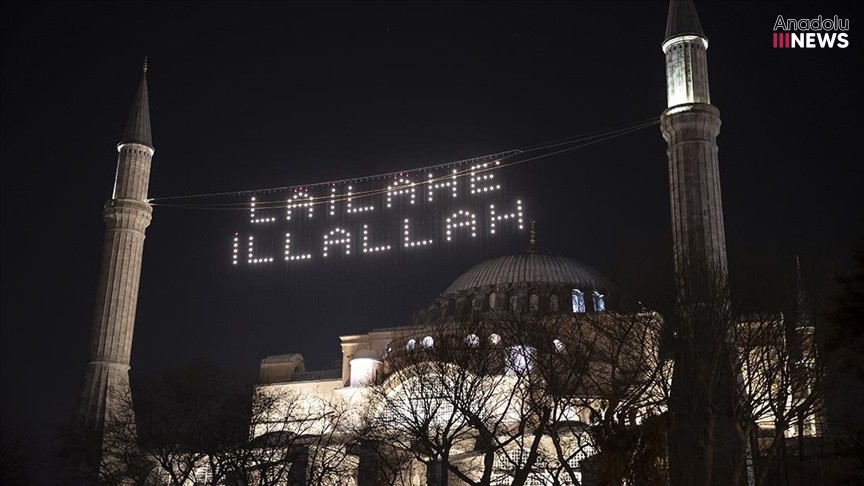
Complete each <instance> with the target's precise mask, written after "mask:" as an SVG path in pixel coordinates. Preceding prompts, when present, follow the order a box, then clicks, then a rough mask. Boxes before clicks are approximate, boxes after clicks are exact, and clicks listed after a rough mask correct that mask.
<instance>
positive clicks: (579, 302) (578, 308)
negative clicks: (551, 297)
mask: <svg viewBox="0 0 864 486" xmlns="http://www.w3.org/2000/svg"><path fill="white" fill-rule="evenodd" d="M571 303H572V305H573V312H574V313H580V312H585V294H584V293H583V292H582V291H581V290H579V289H573V293H572V298H571Z"/></svg>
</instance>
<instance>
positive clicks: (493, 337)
mask: <svg viewBox="0 0 864 486" xmlns="http://www.w3.org/2000/svg"><path fill="white" fill-rule="evenodd" d="M489 342H490V343H491V344H492V345H493V346H494V345H496V344H498V343H500V342H501V336H499V335H497V334H492V335H491V336H489Z"/></svg>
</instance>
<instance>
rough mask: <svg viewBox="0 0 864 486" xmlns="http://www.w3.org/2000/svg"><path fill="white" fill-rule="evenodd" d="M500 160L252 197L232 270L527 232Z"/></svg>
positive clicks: (236, 242) (521, 209)
mask: <svg viewBox="0 0 864 486" xmlns="http://www.w3.org/2000/svg"><path fill="white" fill-rule="evenodd" d="M499 164H500V162H498V161H496V160H492V161H488V162H485V163H477V164H475V165H470V166H466V167H464V168H462V169H461V170H460V169H458V168H452V166H451V167H447V168H446V169H439V170H437V171H431V172H430V171H424V173H419V172H418V171H414V172H408V173H402V174H399V175H397V176H393V177H392V178H387V179H383V180H382V179H377V180H371V181H370V180H360V179H358V180H352V181H342V182H338V183H328V184H317V185H314V186H307V187H302V188H292V189H291V190H289V191H288V193H287V194H286V195H283V196H282V197H281V198H280V197H279V196H278V195H276V196H274V195H272V194H266V195H255V196H250V198H249V210H248V213H247V216H246V218H244V219H245V220H246V222H247V223H248V225H247V227H246V228H245V229H244V230H241V231H237V232H236V233H235V234H234V236H233V239H232V247H231V252H232V253H231V262H232V264H233V265H241V264H247V265H256V266H257V265H262V264H273V263H276V262H280V261H282V262H285V263H288V264H294V263H298V262H302V261H309V260H315V259H333V258H348V257H352V258H364V257H366V258H369V257H372V256H373V255H376V254H382V253H385V254H386V253H392V252H396V251H417V250H420V249H428V248H434V247H435V246H441V245H454V244H458V243H459V242H460V241H466V240H471V239H478V238H483V237H497V236H498V235H499V234H500V233H501V229H502V227H509V229H512V230H517V231H518V230H524V228H525V223H524V221H525V214H524V205H523V201H522V199H521V198H519V197H518V196H512V195H510V194H508V193H506V192H505V191H504V190H503V181H501V180H500V177H499V175H500V174H497V173H496V172H499V169H500V167H499Z"/></svg>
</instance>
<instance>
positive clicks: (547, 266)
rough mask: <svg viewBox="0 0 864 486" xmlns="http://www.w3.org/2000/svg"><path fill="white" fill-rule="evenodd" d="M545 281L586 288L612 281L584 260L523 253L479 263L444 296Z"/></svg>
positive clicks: (449, 288)
mask: <svg viewBox="0 0 864 486" xmlns="http://www.w3.org/2000/svg"><path fill="white" fill-rule="evenodd" d="M532 283H542V284H551V285H568V286H573V287H577V288H583V289H607V288H609V283H608V280H606V278H605V277H604V276H603V275H602V274H600V272H598V271H597V270H594V269H593V268H591V267H590V266H588V265H585V264H584V263H581V262H578V261H576V260H573V259H572V258H566V257H562V256H557V255H544V254H540V253H523V254H518V255H507V256H503V257H499V258H493V259H491V260H486V261H484V262H481V263H478V264H477V265H475V266H474V267H472V268H471V269H470V270H468V271H467V272H465V273H463V274H462V275H461V276H459V278H457V279H456V280H455V281H453V283H452V284H450V286H449V287H447V290H445V291H444V295H448V294H455V293H457V292H460V291H463V290H470V289H476V288H480V287H486V286H493V287H495V286H506V285H518V284H532Z"/></svg>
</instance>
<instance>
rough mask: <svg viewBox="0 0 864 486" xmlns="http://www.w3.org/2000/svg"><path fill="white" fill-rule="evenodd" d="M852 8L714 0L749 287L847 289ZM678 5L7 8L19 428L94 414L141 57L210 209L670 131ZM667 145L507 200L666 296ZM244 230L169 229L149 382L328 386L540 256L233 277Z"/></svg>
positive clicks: (135, 361) (6, 369) (154, 297)
mask: <svg viewBox="0 0 864 486" xmlns="http://www.w3.org/2000/svg"><path fill="white" fill-rule="evenodd" d="M853 3H854V2H852V1H848V2H844V1H839V2H832V1H820V2H812V3H789V2H773V3H769V2H765V3H758V2H741V3H732V2H718V3H710V2H697V8H698V11H699V15H700V19H701V21H702V25H703V28H704V30H705V33H706V35H707V37H708V38H709V41H710V46H709V50H708V66H709V71H710V76H711V78H710V82H711V95H712V102H713V104H714V105H716V106H717V107H718V108H719V109H720V111H721V118H722V121H723V126H722V129H721V133H720V136H719V138H718V144H719V147H720V171H721V177H722V184H723V187H722V188H723V206H724V212H725V223H726V237H727V246H728V251H729V258H730V266H731V269H732V272H733V275H732V278H733V281H734V280H735V279H736V278H738V277H736V272H738V273H737V275H743V274H745V273H748V272H751V273H752V271H753V270H754V269H757V270H761V269H764V268H769V267H771V268H778V267H782V266H783V265H785V264H787V263H788V262H790V261H792V259H793V258H794V255H795V254H800V256H801V261H802V268H803V270H804V272H805V276H806V277H807V280H808V282H809V285H810V286H811V288H813V289H815V290H814V293H817V294H818V293H820V290H824V289H830V288H831V282H832V277H833V275H835V274H837V273H844V272H848V271H849V269H850V264H851V258H850V252H849V250H850V248H851V247H852V246H853V244H854V242H855V241H856V239H860V238H861V236H862V228H864V224H862V215H864V196H862V193H861V192H862V187H864V170H862V163H861V161H862V160H864V158H862V156H861V153H860V150H859V149H858V148H859V146H858V145H855V143H856V142H859V141H860V138H861V136H862V130H861V128H862V127H861V122H860V119H861V118H860V117H861V113H860V108H861V106H862V105H861V86H864V80H862V75H861V59H862V56H861V50H862V49H861V43H862V42H864V41H862V36H861V34H860V33H859V24H858V22H859V21H860V19H861V16H859V15H857V12H854V11H853V7H852V5H853ZM666 8H667V7H666V4H665V2H659V3H654V2H647V1H646V2H632V3H618V2H597V3H588V2H584V3H583V2H571V3H551V4H545V3H530V4H529V3H506V4H486V3H442V4H431V3H416V4H415V3H398V4H396V3H393V4H390V3H375V4H356V3H352V4H319V3H316V4H293V3H289V4H275V3H262V4H247V3H243V4H240V3H216V4H198V3H185V2H184V3H180V2H177V3H127V2H123V3H112V4H106V3H81V4H76V3H57V4H51V3H49V4H45V3H30V2H28V3H26V4H22V3H18V4H16V3H4V4H3V7H2V16H0V17H2V103H0V116H2V131H0V137H2V142H0V153H2V165H0V169H2V270H0V271H2V340H0V343H2V389H0V396H2V424H3V428H4V432H5V431H6V430H19V431H20V430H27V431H28V432H27V438H26V441H25V442H26V444H25V445H27V446H28V447H30V448H31V450H33V451H36V453H37V454H40V455H38V456H37V457H39V459H38V460H40V461H41V460H42V458H43V457H45V455H46V454H47V452H46V451H47V450H48V446H47V444H48V439H49V438H50V437H51V436H52V434H56V433H57V431H58V430H59V428H60V427H61V426H62V425H64V424H65V423H67V422H68V419H69V418H70V417H71V414H72V412H73V410H74V406H75V403H76V401H77V397H78V394H79V391H80V387H81V385H82V380H83V375H84V367H85V362H86V359H87V345H88V342H89V339H90V332H91V319H92V313H93V299H94V293H95V289H96V284H97V279H98V273H99V258H100V253H101V244H102V238H103V228H104V226H103V223H102V219H101V212H102V205H103V204H104V202H105V201H106V200H107V199H108V198H109V197H110V195H111V189H112V185H113V178H114V171H115V167H116V156H117V155H116V143H117V141H118V137H119V135H120V132H121V130H122V127H123V124H124V122H125V120H126V116H127V113H128V110H129V108H130V106H131V103H132V99H133V96H134V94H135V90H136V88H137V84H138V81H139V77H140V65H141V61H142V58H143V57H144V56H149V59H150V70H149V72H148V84H149V93H150V110H151V120H152V129H153V138H154V144H155V146H156V154H155V157H154V159H153V165H152V176H151V185H150V195H151V196H152V197H162V196H175V195H187V194H199V193H214V192H222V191H235V190H242V189H256V188H268V187H276V186H290V185H295V184H305V183H312V182H320V181H330V180H335V179H346V178H352V177H360V176H365V175H371V174H379V173H384V172H390V171H399V170H407V169H413V168H418V167H424V166H427V165H432V164H436V163H442V162H448V161H454V160H460V159H465V158H469V157H475V156H480V155H484V154H489V153H494V152H499V151H502V150H507V149H512V148H518V147H525V146H530V145H534V144H537V143H542V142H545V141H549V140H555V139H558V138H562V137H570V136H575V135H579V134H582V133H586V132H592V131H595V130H600V129H607V128H610V127H616V126H620V125H624V124H628V123H631V122H635V121H639V120H645V119H649V118H651V117H655V116H659V113H660V112H661V111H662V110H663V109H664V108H665V103H666V92H665V78H664V76H665V71H664V59H663V54H662V52H661V49H660V43H661V41H662V40H663V32H664V27H665V20H666ZM781 14H782V15H784V16H785V17H789V18H810V17H815V16H817V15H822V16H824V17H829V16H830V17H833V16H834V15H835V14H836V15H839V16H840V17H841V18H850V19H851V28H850V31H849V41H850V46H849V47H848V48H846V49H787V50H779V49H772V46H771V35H770V34H771V29H772V27H773V24H774V20H775V19H776V17H777V15H781ZM665 150H666V145H665V142H664V141H663V139H662V137H661V135H660V130H659V128H658V127H656V126H655V127H650V128H648V129H646V130H642V131H639V132H637V133H634V134H630V135H627V136H625V137H622V138H618V139H615V140H611V141H608V142H604V143H600V144H597V145H593V146H590V147H586V148H584V149H580V150H575V151H572V152H568V153H567V154H563V155H560V156H557V157H553V158H548V159H543V160H539V161H536V162H532V163H528V164H524V165H522V166H519V167H518V168H517V169H512V170H510V169H505V170H503V171H502V172H501V177H502V178H503V180H505V182H506V186H507V187H506V191H505V192H504V194H505V195H506V196H507V197H521V198H523V199H524V200H525V201H526V209H527V213H528V217H529V218H536V220H537V227H538V230H537V232H538V239H539V241H540V243H539V247H540V250H542V251H547V252H552V253H558V254H562V255H566V256H569V257H573V258H576V259H578V260H580V261H583V262H585V263H587V264H589V265H591V266H593V267H595V268H597V269H598V270H600V271H601V272H603V273H605V274H607V275H608V276H609V277H610V278H612V279H613V280H617V281H618V282H619V285H620V286H621V288H625V287H628V286H629V287H632V288H642V289H651V288H657V287H662V286H663V285H664V282H667V283H668V281H669V279H671V276H670V275H671V265H672V250H671V229H670V223H669V217H670V216H669V196H668V181H667V161H666V153H665ZM247 219H248V213H247V212H242V211H241V212H237V211H233V212H232V211H224V212H222V211H196V210H190V209H183V208H173V207H156V208H155V209H154V214H153V222H152V224H151V226H150V228H149V229H148V231H147V240H146V243H145V248H144V265H143V276H142V280H141V291H140V299H139V305H138V315H137V320H136V328H135V341H134V347H133V352H132V371H131V373H132V374H133V375H149V374H154V373H158V372H160V371H163V370H168V369H172V368H176V367H177V366H180V365H183V364H187V363H192V362H197V361H208V362H211V363H214V364H216V365H218V366H220V367H224V368H227V369H230V370H235V371H237V372H240V373H243V374H245V375H248V376H249V377H254V376H255V375H256V373H257V366H258V363H259V361H260V360H261V359H262V358H263V357H265V356H267V355H269V354H278V353H287V352H301V353H302V354H303V355H304V356H305V358H306V363H307V369H322V368H331V367H334V362H335V361H336V360H337V359H339V357H340V350H339V341H338V336H339V335H341V334H351V333H357V332H363V331H367V330H370V329H372V328H377V327H389V326H397V325H402V324H405V323H407V321H408V320H409V319H410V317H411V315H412V313H413V312H414V311H416V310H418V309H420V308H422V307H424V306H425V305H427V304H428V303H430V302H431V301H432V300H433V299H434V298H435V297H436V296H437V295H438V294H439V293H440V292H442V291H443V290H444V289H445V288H446V287H447V285H448V284H449V283H450V282H451V281H452V280H453V279H455V278H456V277H457V276H458V275H459V274H460V273H462V272H464V271H465V270H467V269H468V268H470V266H471V265H473V264H475V263H477V262H479V261H482V260H483V259H486V258H489V257H493V256H496V255H501V254H504V253H506V252H515V251H524V250H525V249H526V248H527V240H528V237H527V233H526V232H521V233H519V232H515V231H510V232H508V233H507V234H506V235H502V238H501V239H499V240H495V242H492V241H491V240H490V239H488V238H486V239H483V238H481V239H478V240H477V241H474V242H464V243H460V244H459V245H450V246H446V247H445V245H439V246H437V247H434V248H428V249H424V250H423V251H422V252H417V253H416V254H411V253H408V252H398V253H393V254H391V255H388V256H381V257H377V258H359V257H358V258H352V259H341V260H340V259H333V261H328V262H326V263H325V262H323V261H320V259H319V260H317V261H313V262H308V264H306V265H296V266H288V265H285V264H280V263H276V264H274V265H271V266H266V267H264V266H262V267H256V268H250V267H248V266H238V267H232V265H231V262H230V244H231V238H232V235H233V233H234V231H238V230H243V229H244V228H248V224H247V223H246V221H247ZM395 224H397V225H398V221H397V222H396V223H395ZM277 261H278V260H277ZM772 266H773V267H772ZM622 280H623V281H624V283H622V282H621V281H622ZM766 285H773V283H772V284H766ZM826 292H827V291H826ZM644 298H645V299H647V300H650V298H651V296H650V295H645V297H644Z"/></svg>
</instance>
